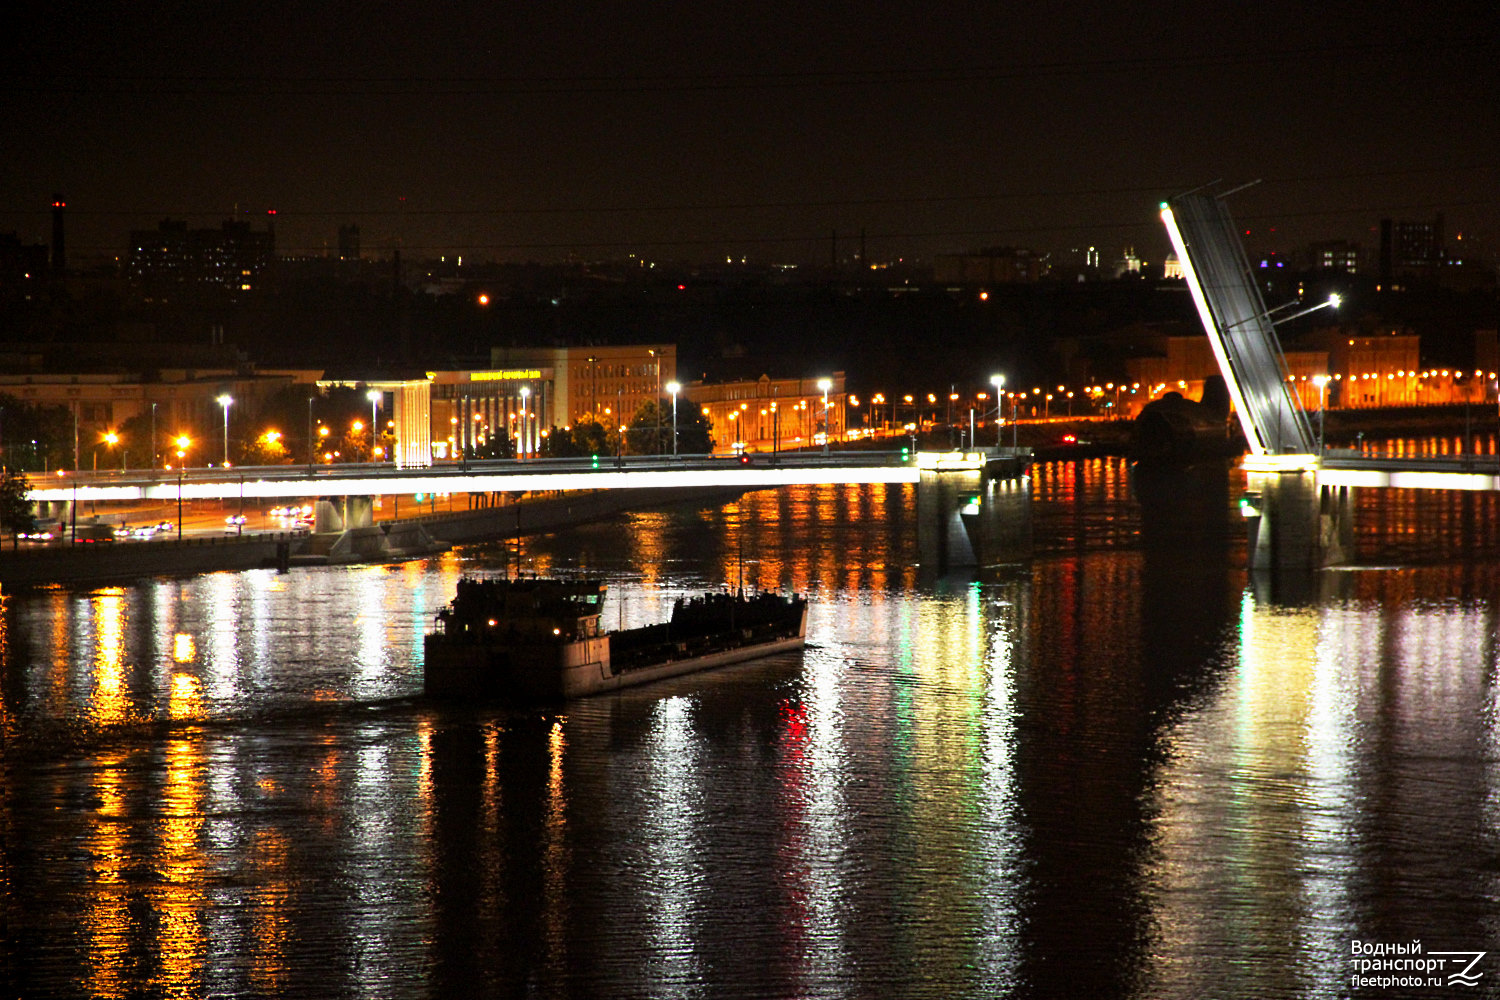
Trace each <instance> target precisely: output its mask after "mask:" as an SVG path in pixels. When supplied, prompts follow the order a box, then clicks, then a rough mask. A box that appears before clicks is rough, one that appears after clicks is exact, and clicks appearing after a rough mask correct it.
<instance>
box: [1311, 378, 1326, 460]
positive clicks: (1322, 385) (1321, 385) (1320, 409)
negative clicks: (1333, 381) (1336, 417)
mask: <svg viewBox="0 0 1500 1000" xmlns="http://www.w3.org/2000/svg"><path fill="white" fill-rule="evenodd" d="M1313 384H1314V385H1316V386H1317V387H1318V455H1319V457H1321V456H1322V454H1323V390H1324V388H1325V387H1326V386H1327V385H1328V376H1327V375H1314V376H1313Z"/></svg>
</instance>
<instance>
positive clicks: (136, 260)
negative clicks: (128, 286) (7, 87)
mask: <svg viewBox="0 0 1500 1000" xmlns="http://www.w3.org/2000/svg"><path fill="white" fill-rule="evenodd" d="M275 250H276V238H275V234H274V233H273V232H272V231H271V230H270V229H267V230H266V231H265V232H257V231H256V230H253V229H251V228H250V223H248V222H239V221H235V220H226V221H225V222H224V223H223V225H221V226H220V227H219V228H218V229H189V228H188V225H187V223H186V222H183V221H177V220H173V219H163V220H162V222H161V224H160V225H159V226H158V227H157V228H156V229H154V230H136V231H134V232H132V233H131V234H130V256H129V260H128V262H127V265H126V274H127V275H128V277H129V278H130V280H131V282H132V283H133V284H134V285H136V287H137V288H139V289H141V290H142V291H143V292H144V293H145V294H146V295H150V296H164V297H165V296H173V295H176V294H181V293H183V292H220V293H224V294H227V295H228V296H229V297H231V298H236V297H239V296H242V295H245V294H248V293H251V292H254V291H256V290H258V289H259V288H260V286H261V283H262V281H263V279H264V278H265V277H266V275H267V272H268V271H269V270H270V267H271V263H272V260H273V258H274V255H275Z"/></svg>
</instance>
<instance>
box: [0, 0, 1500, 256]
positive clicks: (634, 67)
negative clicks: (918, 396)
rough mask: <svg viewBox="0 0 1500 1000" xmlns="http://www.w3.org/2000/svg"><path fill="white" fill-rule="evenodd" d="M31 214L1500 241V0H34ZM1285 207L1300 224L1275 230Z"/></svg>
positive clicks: (426, 251) (24, 9) (526, 240)
mask: <svg viewBox="0 0 1500 1000" xmlns="http://www.w3.org/2000/svg"><path fill="white" fill-rule="evenodd" d="M5 21H6V27H5V29H4V31H3V32H0V34H3V36H4V41H3V42H0V48H3V52H4V59H3V63H0V65H3V69H0V72H3V79H4V84H3V88H0V93H3V102H4V104H3V121H4V125H3V132H0V232H9V231H11V230H14V231H16V232H17V233H18V234H19V235H20V236H21V237H22V238H23V239H24V240H27V241H30V242H47V241H48V239H49V238H50V223H49V219H48V212H47V206H48V204H49V202H50V200H51V196H52V194H53V192H54V191H55V192H60V193H62V194H63V196H64V197H65V198H66V200H67V202H68V226H69V253H70V259H71V262H73V263H75V264H77V263H81V262H82V259H83V258H85V257H87V256H88V255H91V254H96V253H98V254H110V255H115V254H122V253H123V252H124V251H125V248H126V243H127V234H128V231H129V230H130V229H132V228H154V227H155V225H156V223H157V222H158V221H159V220H160V219H162V218H163V217H166V216H172V217H174V218H187V219H189V220H190V222H191V223H192V224H194V225H201V226H217V225H218V223H219V222H220V221H222V220H223V219H225V218H227V217H229V216H230V215H231V214H233V213H235V212H236V211H238V212H239V213H240V214H241V216H243V217H247V218H250V219H252V220H254V221H255V224H256V225H257V226H260V225H263V221H264V213H265V211H266V210H267V209H269V208H275V209H276V210H277V213H278V215H277V223H276V225H277V242H278V249H280V250H281V251H283V252H289V253H322V252H323V251H324V250H325V248H327V247H329V246H331V245H335V244H336V232H337V228H338V226H339V225H341V224H345V223H351V222H352V223H357V224H358V225H359V226H360V227H361V230H362V242H363V248H364V252H365V254H366V255H367V256H376V255H385V254H386V253H388V252H389V250H390V248H391V247H393V246H396V245H398V244H399V245H401V246H404V247H405V248H406V253H408V254H409V255H411V256H417V257H423V256H435V255H437V254H462V255H464V256H465V257H466V258H467V259H470V260H486V259H495V260H557V259H563V258H566V257H568V256H569V255H576V256H578V257H582V258H585V259H592V258H603V257H623V256H625V255H626V254H628V253H637V254H640V255H642V256H645V257H648V258H652V259H673V258H675V259H694V260H698V259H713V258H716V257H722V256H725V255H732V256H734V257H741V256H744V257H748V258H751V259H753V260H758V261H787V262H821V261H826V260H828V259H829V254H830V242H831V240H830V236H831V234H832V233H833V232H834V231H837V232H838V234H839V235H840V237H841V238H842V239H843V240H844V241H845V243H844V247H843V248H844V249H845V250H846V251H851V250H852V249H853V248H854V241H855V240H856V239H857V236H858V233H859V231H860V230H861V229H863V230H864V231H865V232H866V238H867V241H868V247H869V255H870V257H871V258H872V259H882V258H887V259H888V258H894V257H907V258H913V257H916V258H923V257H930V256H931V255H932V254H934V253H943V252H955V251H962V250H966V249H973V248H977V247H981V246H995V245H1022V246H1030V247H1036V248H1038V249H1043V250H1049V249H1060V248H1064V247H1069V246H1084V245H1088V244H1095V245H1099V246H1101V247H1103V248H1107V252H1114V251H1116V250H1117V248H1118V247H1119V246H1120V245H1122V244H1134V245H1136V246H1137V247H1138V248H1139V250H1140V251H1141V252H1142V254H1143V256H1145V257H1146V258H1147V259H1148V260H1150V259H1157V260H1159V259H1160V257H1161V255H1162V254H1163V253H1164V252H1165V249H1166V241H1165V238H1164V236H1163V235H1162V234H1161V232H1160V226H1159V224H1158V223H1157V222H1156V218H1155V208H1156V204H1157V202H1158V201H1159V200H1160V199H1161V198H1162V197H1164V196H1169V195H1171V194H1174V193H1177V192H1180V191H1182V190H1185V189H1187V188H1190V187H1194V186H1197V185H1199V184H1204V183H1207V182H1211V181H1214V180H1216V179H1220V178H1222V179H1223V180H1224V182H1225V183H1226V184H1227V185H1234V184H1239V183H1243V182H1246V181H1251V180H1255V179H1257V178H1260V179H1263V183H1262V184H1260V185H1259V186H1257V187H1255V188H1253V189H1250V190H1248V191H1246V192H1244V193H1242V194H1240V195H1237V196H1236V197H1235V198H1234V199H1233V201H1232V202H1231V204H1232V207H1233V210H1234V212H1235V214H1236V216H1237V217H1238V218H1239V219H1240V221H1241V222H1242V224H1243V225H1244V227H1245V228H1249V229H1251V230H1252V231H1253V233H1252V236H1251V238H1250V239H1249V240H1247V243H1248V244H1249V245H1250V247H1251V249H1252V250H1255V249H1262V248H1264V249H1280V250H1283V251H1290V250H1294V249H1297V248H1298V247H1300V246H1301V245H1302V244H1304V243H1306V242H1307V241H1309V240H1313V239H1323V238H1351V239H1358V240H1361V241H1363V242H1364V243H1365V245H1366V248H1367V249H1373V248H1374V246H1375V242H1376V241H1375V235H1374V233H1373V232H1372V231H1371V230H1372V227H1374V226H1375V225H1376V224H1377V223H1378V220H1379V219H1380V218H1381V217H1382V216H1393V217H1395V218H1412V219H1427V218H1431V217H1432V216H1433V215H1434V214H1435V213H1437V212H1439V211H1441V212H1443V213H1444V214H1445V216H1446V220H1447V228H1448V231H1449V236H1450V243H1451V241H1452V237H1453V235H1454V234H1456V233H1459V232H1462V233H1463V234H1464V235H1465V237H1466V238H1467V239H1468V240H1469V241H1471V245H1478V246H1479V247H1480V248H1482V249H1488V250H1490V251H1493V250H1495V249H1497V248H1500V206H1497V202H1500V196H1497V190H1500V171H1497V164H1500V121H1497V117H1500V111H1497V109H1500V87H1497V83H1500V68H1497V67H1500V59H1497V57H1496V53H1497V52H1500V14H1497V13H1496V11H1495V8H1494V7H1493V6H1492V5H1490V4H1478V3H1473V4H1467V5H1465V4H1435V3H1434V4H1427V3H1402V4H1382V3H1376V4H1370V3H1344V2H1334V3H1328V2H1325V3H1319V4H1303V3H1287V2H1265V3H1227V2H1220V0H1203V2H1196V3H1177V2H1171V0H1168V2H1162V3H1156V4H1151V5H1145V4H1109V5H1105V4H1080V3H1074V4H1056V3H1047V4H998V3H989V4H984V3H951V4H950V3H923V4H906V5H900V6H895V5H888V4H880V3H862V4H847V3H828V2H823V3H795V4H794V3H786V2H770V3H754V2H744V3H737V4H720V3H712V2H710V3H693V4H676V3H630V4H627V3H599V4H586V3H576V2H558V3H546V4H542V3H526V2H490V3H483V4H480V3H472V4H457V3H451V4H450V3H441V2H430V3H412V2H401V3H379V2H374V3H371V2H366V3H359V4H342V3H339V4H335V3H303V4H285V5H283V4H275V3H270V4H254V5H249V4H240V3H216V4H210V3H192V4H182V3H160V2H141V3H133V4H124V3H115V2H110V3H97V2H96V3H46V4H41V3H23V4H22V5H21V6H20V8H19V13H17V12H16V11H15V10H12V11H11V12H10V13H7V14H6V15H5ZM1272 227H1275V232H1274V233H1273V232H1271V229H1272Z"/></svg>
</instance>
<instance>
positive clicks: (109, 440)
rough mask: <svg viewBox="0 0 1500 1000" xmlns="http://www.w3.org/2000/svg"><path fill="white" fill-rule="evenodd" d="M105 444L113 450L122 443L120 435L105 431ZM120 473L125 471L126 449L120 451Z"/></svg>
mask: <svg viewBox="0 0 1500 1000" xmlns="http://www.w3.org/2000/svg"><path fill="white" fill-rule="evenodd" d="M104 443H105V444H107V445H109V446H110V447H111V448H113V447H114V446H115V445H117V444H119V443H120V435H118V434H116V433H115V432H114V431H105V432H104ZM120 471H121V472H124V471H125V449H124V448H121V449H120Z"/></svg>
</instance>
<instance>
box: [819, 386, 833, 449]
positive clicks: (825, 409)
mask: <svg viewBox="0 0 1500 1000" xmlns="http://www.w3.org/2000/svg"><path fill="white" fill-rule="evenodd" d="M818 388H819V389H822V390H823V454H825V455H826V454H828V436H829V435H828V431H829V427H828V390H829V389H832V388H833V382H832V380H830V379H826V378H820V379H818Z"/></svg>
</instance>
